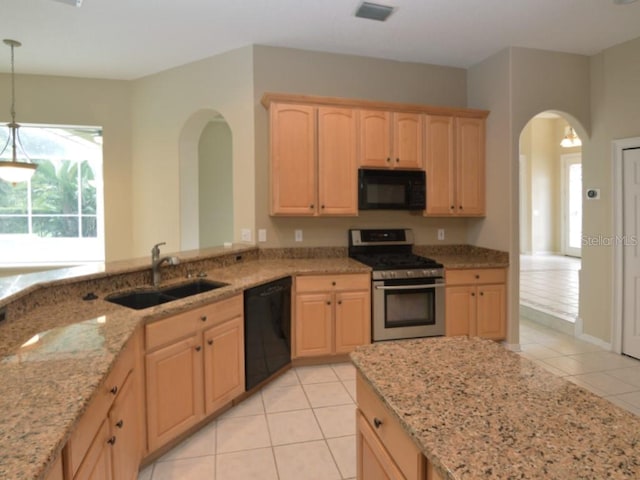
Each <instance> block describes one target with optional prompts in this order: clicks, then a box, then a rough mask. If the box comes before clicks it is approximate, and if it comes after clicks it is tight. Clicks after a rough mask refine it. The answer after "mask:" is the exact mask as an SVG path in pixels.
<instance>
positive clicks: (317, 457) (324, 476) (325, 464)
mask: <svg viewBox="0 0 640 480" xmlns="http://www.w3.org/2000/svg"><path fill="white" fill-rule="evenodd" d="M273 450H274V453H275V457H276V465H277V467H278V473H279V475H280V480H339V479H340V478H342V477H341V475H340V472H339V471H338V467H336V464H335V462H334V461H333V457H332V456H331V452H330V451H329V447H328V446H327V444H326V443H325V442H324V440H321V441H316V442H308V443H295V444H293V445H282V446H279V447H274V448H273Z"/></svg>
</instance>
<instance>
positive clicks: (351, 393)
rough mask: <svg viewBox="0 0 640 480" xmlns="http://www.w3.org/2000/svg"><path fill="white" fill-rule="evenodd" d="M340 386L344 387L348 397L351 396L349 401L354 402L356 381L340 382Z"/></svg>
mask: <svg viewBox="0 0 640 480" xmlns="http://www.w3.org/2000/svg"><path fill="white" fill-rule="evenodd" d="M342 384H343V385H344V388H346V389H347V392H349V396H351V399H352V400H353V401H354V402H355V401H356V381H355V380H347V381H344V382H342Z"/></svg>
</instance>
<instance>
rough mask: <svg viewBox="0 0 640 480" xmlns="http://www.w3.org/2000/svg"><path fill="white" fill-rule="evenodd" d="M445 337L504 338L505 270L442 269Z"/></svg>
mask: <svg viewBox="0 0 640 480" xmlns="http://www.w3.org/2000/svg"><path fill="white" fill-rule="evenodd" d="M445 279H446V280H445V283H446V285H447V286H446V289H445V290H446V301H445V312H446V314H445V315H446V322H445V324H446V326H445V331H446V335H447V336H455V335H469V336H478V337H483V338H490V339H492V340H503V339H504V338H505V337H506V333H507V332H506V310H507V309H506V270H505V269H504V268H489V269H469V270H452V269H447V270H446V272H445Z"/></svg>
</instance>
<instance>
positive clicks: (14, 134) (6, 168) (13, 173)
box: [0, 39, 38, 184]
mask: <svg viewBox="0 0 640 480" xmlns="http://www.w3.org/2000/svg"><path fill="white" fill-rule="evenodd" d="M4 43H5V44H7V45H9V47H11V123H9V124H8V125H7V127H9V136H8V137H7V143H5V145H4V148H3V149H2V151H0V157H2V154H3V153H4V152H5V150H6V149H7V147H8V146H9V143H11V160H0V179H2V180H4V181H6V182H10V183H14V184H15V183H18V182H26V181H28V180H29V179H30V178H31V177H32V176H33V174H34V172H35V171H36V168H38V166H37V165H35V164H33V163H30V162H28V161H26V162H20V161H18V158H17V152H18V148H19V149H20V150H22V154H23V155H24V157H25V158H26V159H27V160H29V157H28V156H27V154H26V153H25V151H24V147H23V146H22V143H21V142H20V136H19V134H18V129H19V128H20V125H18V124H17V123H16V90H15V71H14V61H13V49H14V48H15V47H19V46H20V45H21V43H20V42H17V41H16V40H9V39H5V40H4Z"/></svg>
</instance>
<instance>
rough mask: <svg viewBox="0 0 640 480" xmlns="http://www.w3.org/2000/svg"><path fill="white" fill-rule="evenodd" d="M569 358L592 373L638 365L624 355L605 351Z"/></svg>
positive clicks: (635, 361)
mask: <svg viewBox="0 0 640 480" xmlns="http://www.w3.org/2000/svg"><path fill="white" fill-rule="evenodd" d="M568 358H571V359H574V360H577V361H578V362H580V363H582V364H583V365H585V366H586V367H587V368H589V369H591V371H595V372H598V371H602V370H615V369H618V368H625V367H634V366H637V364H638V362H637V360H633V359H631V358H629V357H625V356H624V355H618V354H617V353H613V352H605V351H598V352H587V353H580V354H577V355H570V356H569V357H568Z"/></svg>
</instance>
